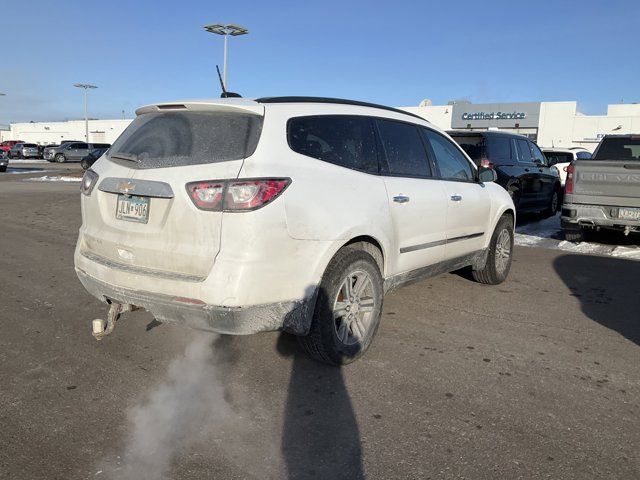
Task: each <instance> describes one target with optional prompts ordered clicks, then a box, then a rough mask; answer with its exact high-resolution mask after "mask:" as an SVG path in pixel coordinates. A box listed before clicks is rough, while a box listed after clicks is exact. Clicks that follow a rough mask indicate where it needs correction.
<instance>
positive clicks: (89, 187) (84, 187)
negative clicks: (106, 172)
mask: <svg viewBox="0 0 640 480" xmlns="http://www.w3.org/2000/svg"><path fill="white" fill-rule="evenodd" d="M98 178H99V177H98V174H97V173H96V172H94V171H93V170H87V171H86V172H84V176H83V177H82V183H80V191H81V192H82V194H83V195H86V196H89V195H91V192H92V191H93V187H95V186H96V183H98Z"/></svg>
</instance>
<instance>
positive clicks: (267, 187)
mask: <svg viewBox="0 0 640 480" xmlns="http://www.w3.org/2000/svg"><path fill="white" fill-rule="evenodd" d="M290 183H291V179H289V178H251V179H245V180H223V181H219V180H211V181H204V182H191V183H188V184H187V192H188V193H189V197H190V198H191V200H192V201H193V203H194V204H195V206H196V207H198V208H199V209H201V210H208V211H211V212H246V211H251V210H257V209H259V208H262V207H264V206H265V205H267V204H268V203H271V202H272V201H273V200H275V199H276V198H277V197H278V196H279V195H280V194H281V193H282V192H283V191H284V190H285V188H287V186H288V185H289V184H290Z"/></svg>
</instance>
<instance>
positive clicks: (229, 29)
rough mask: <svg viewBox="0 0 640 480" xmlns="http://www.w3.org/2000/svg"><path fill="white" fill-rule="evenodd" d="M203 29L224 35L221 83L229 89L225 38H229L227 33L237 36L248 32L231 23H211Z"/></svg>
mask: <svg viewBox="0 0 640 480" xmlns="http://www.w3.org/2000/svg"><path fill="white" fill-rule="evenodd" d="M204 29H205V30H206V31H207V32H209V33H215V34H216V35H223V36H224V63H223V66H222V78H223V80H222V83H224V88H225V90H229V85H228V84H227V38H229V35H231V36H232V37H237V36H238V35H246V34H247V33H249V30H247V29H246V28H244V27H241V26H240V25H234V24H231V23H230V24H228V25H223V24H220V23H214V24H211V25H205V26H204Z"/></svg>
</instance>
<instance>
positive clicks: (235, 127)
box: [75, 97, 515, 364]
mask: <svg viewBox="0 0 640 480" xmlns="http://www.w3.org/2000/svg"><path fill="white" fill-rule="evenodd" d="M103 160H104V161H102V160H101V161H100V162H97V163H96V164H95V165H94V166H93V168H92V169H89V170H87V171H86V172H85V175H84V178H83V180H82V184H81V185H82V187H81V189H82V210H83V215H82V218H83V225H82V227H81V229H80V233H79V238H78V243H77V247H76V253H75V268H76V272H77V275H78V277H79V279H80V281H81V282H82V283H83V284H84V286H85V288H86V289H87V290H88V291H89V292H90V293H92V294H93V295H94V296H96V297H97V298H99V299H100V300H102V301H108V302H109V303H110V305H111V307H110V311H109V315H108V318H107V320H106V321H104V320H95V321H94V324H93V327H94V335H95V336H96V338H102V337H104V336H105V335H107V334H109V333H111V331H112V330H113V327H114V325H115V321H116V320H117V318H118V316H119V314H120V313H122V312H124V311H128V310H130V309H132V308H133V307H134V306H137V307H142V308H145V309H146V310H148V311H149V312H151V313H152V314H153V315H154V316H155V318H156V319H158V320H160V321H166V322H173V323H178V324H183V325H188V326H191V327H194V328H197V329H202V330H211V331H215V332H219V333H223V334H251V333H256V332H260V331H267V330H284V331H286V332H290V333H293V334H295V335H298V336H299V337H300V341H301V344H302V345H303V347H304V348H305V350H306V351H307V353H308V354H309V355H310V356H312V357H313V358H315V359H317V360H320V361H323V362H327V363H330V364H343V363H348V362H350V361H352V360H354V359H356V358H357V357H359V356H360V355H362V354H363V352H365V351H366V350H367V348H368V347H369V345H370V344H371V341H372V339H373V337H374V335H375V333H376V330H377V328H378V324H379V322H380V317H381V310H382V299H383V295H384V294H385V293H386V292H389V291H391V290H393V289H395V288H398V287H400V286H402V285H405V284H407V283H410V282H414V281H416V280H419V279H422V278H426V277H430V276H433V275H436V274H439V273H442V272H448V271H452V270H456V269H460V268H463V267H471V269H472V271H473V276H474V278H475V279H476V280H477V281H479V282H481V283H487V284H498V283H501V282H502V281H504V280H505V278H506V277H507V274H508V272H509V268H510V265H511V256H512V251H513V228H514V219H515V211H514V206H513V202H512V201H511V198H510V197H509V195H508V194H507V193H506V191H505V190H504V189H502V188H501V187H499V186H498V185H496V184H494V183H492V182H493V180H495V178H496V175H495V172H494V171H493V170H491V169H487V168H483V167H480V168H477V167H476V166H475V165H474V164H473V162H472V161H471V160H470V159H469V157H468V156H467V155H466V154H465V153H464V151H463V150H461V149H460V148H459V147H458V145H457V144H456V143H455V142H453V141H452V140H451V138H450V137H449V136H448V135H447V134H446V133H444V132H442V131H440V130H439V129H438V128H437V127H435V126H433V125H432V124H430V123H429V122H427V121H426V120H424V119H422V118H420V117H417V116H414V115H412V114H410V113H407V112H403V111H400V110H396V109H392V108H389V107H382V106H376V105H372V104H366V103H361V102H352V101H347V100H336V99H317V98H306V97H280V98H262V99H257V100H255V101H254V100H247V99H240V98H226V99H220V100H215V101H203V102H192V103H186V104H185V103H172V104H161V105H151V106H147V107H143V108H140V109H138V110H137V118H136V119H135V120H134V121H133V122H132V124H131V125H130V126H129V127H128V128H127V129H126V130H125V132H124V133H123V134H122V135H121V136H120V137H119V138H118V140H117V141H116V142H115V143H114V144H113V146H112V147H111V148H110V150H109V152H107V154H106V156H105V157H104V158H103Z"/></svg>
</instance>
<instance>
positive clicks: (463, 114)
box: [451, 102, 540, 128]
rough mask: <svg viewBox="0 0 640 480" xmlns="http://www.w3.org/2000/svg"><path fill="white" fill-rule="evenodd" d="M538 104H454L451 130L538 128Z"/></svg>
mask: <svg viewBox="0 0 640 480" xmlns="http://www.w3.org/2000/svg"><path fill="white" fill-rule="evenodd" d="M539 118H540V102H529V103H485V104H473V103H456V104H454V105H453V112H452V117H451V127H452V128H487V127H506V128H509V127H511V128H513V127H515V125H516V124H518V127H520V128H538V122H539Z"/></svg>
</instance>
